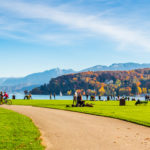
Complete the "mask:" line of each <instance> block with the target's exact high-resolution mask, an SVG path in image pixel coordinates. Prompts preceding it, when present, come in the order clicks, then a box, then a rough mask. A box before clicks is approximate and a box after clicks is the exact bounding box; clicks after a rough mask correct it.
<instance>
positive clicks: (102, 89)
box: [99, 86, 105, 96]
mask: <svg viewBox="0 0 150 150" xmlns="http://www.w3.org/2000/svg"><path fill="white" fill-rule="evenodd" d="M99 93H100V95H101V96H102V95H104V94H105V89H104V87H103V86H102V87H101V88H100V89H99Z"/></svg>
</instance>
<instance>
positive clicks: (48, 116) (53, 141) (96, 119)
mask: <svg viewBox="0 0 150 150" xmlns="http://www.w3.org/2000/svg"><path fill="white" fill-rule="evenodd" d="M0 107H3V108H7V109H10V110H14V111H16V112H19V113H21V114H24V115H26V116H28V117H30V118H31V119H32V120H33V122H34V123H35V125H36V126H37V127H38V128H39V129H40V131H41V134H42V138H43V142H44V144H45V145H46V147H47V148H46V149H47V150H150V128H148V127H144V126H140V125H136V124H133V123H129V122H125V121H121V120H117V119H112V118H106V117H100V116H94V115H87V114H81V113H76V112H69V111H63V110H55V109H48V108H38V107H32V106H13V105H12V106H8V105H3V106H0Z"/></svg>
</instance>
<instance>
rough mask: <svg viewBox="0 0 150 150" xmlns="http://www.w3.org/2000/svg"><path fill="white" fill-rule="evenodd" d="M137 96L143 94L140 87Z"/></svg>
mask: <svg viewBox="0 0 150 150" xmlns="http://www.w3.org/2000/svg"><path fill="white" fill-rule="evenodd" d="M137 94H138V95H140V94H142V89H141V88H140V87H139V86H138V87H137Z"/></svg>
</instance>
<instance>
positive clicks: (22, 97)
mask: <svg viewBox="0 0 150 150" xmlns="http://www.w3.org/2000/svg"><path fill="white" fill-rule="evenodd" d="M12 95H13V94H9V97H10V98H12ZM15 95H16V99H24V94H21V93H16V94H15ZM132 98H133V97H130V99H132ZM134 98H135V99H136V100H137V99H140V100H145V97H144V96H135V97H134ZM32 99H37V100H49V99H50V96H49V95H32ZM52 99H54V97H53V96H52ZM72 99H73V96H59V95H56V100H72ZM106 99H107V97H106V96H102V97H101V100H106ZM83 100H86V97H85V96H83ZM96 100H98V96H96Z"/></svg>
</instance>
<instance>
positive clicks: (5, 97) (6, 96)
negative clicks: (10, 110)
mask: <svg viewBox="0 0 150 150" xmlns="http://www.w3.org/2000/svg"><path fill="white" fill-rule="evenodd" d="M8 97H9V96H8V94H7V93H6V92H4V100H7V99H8Z"/></svg>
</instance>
